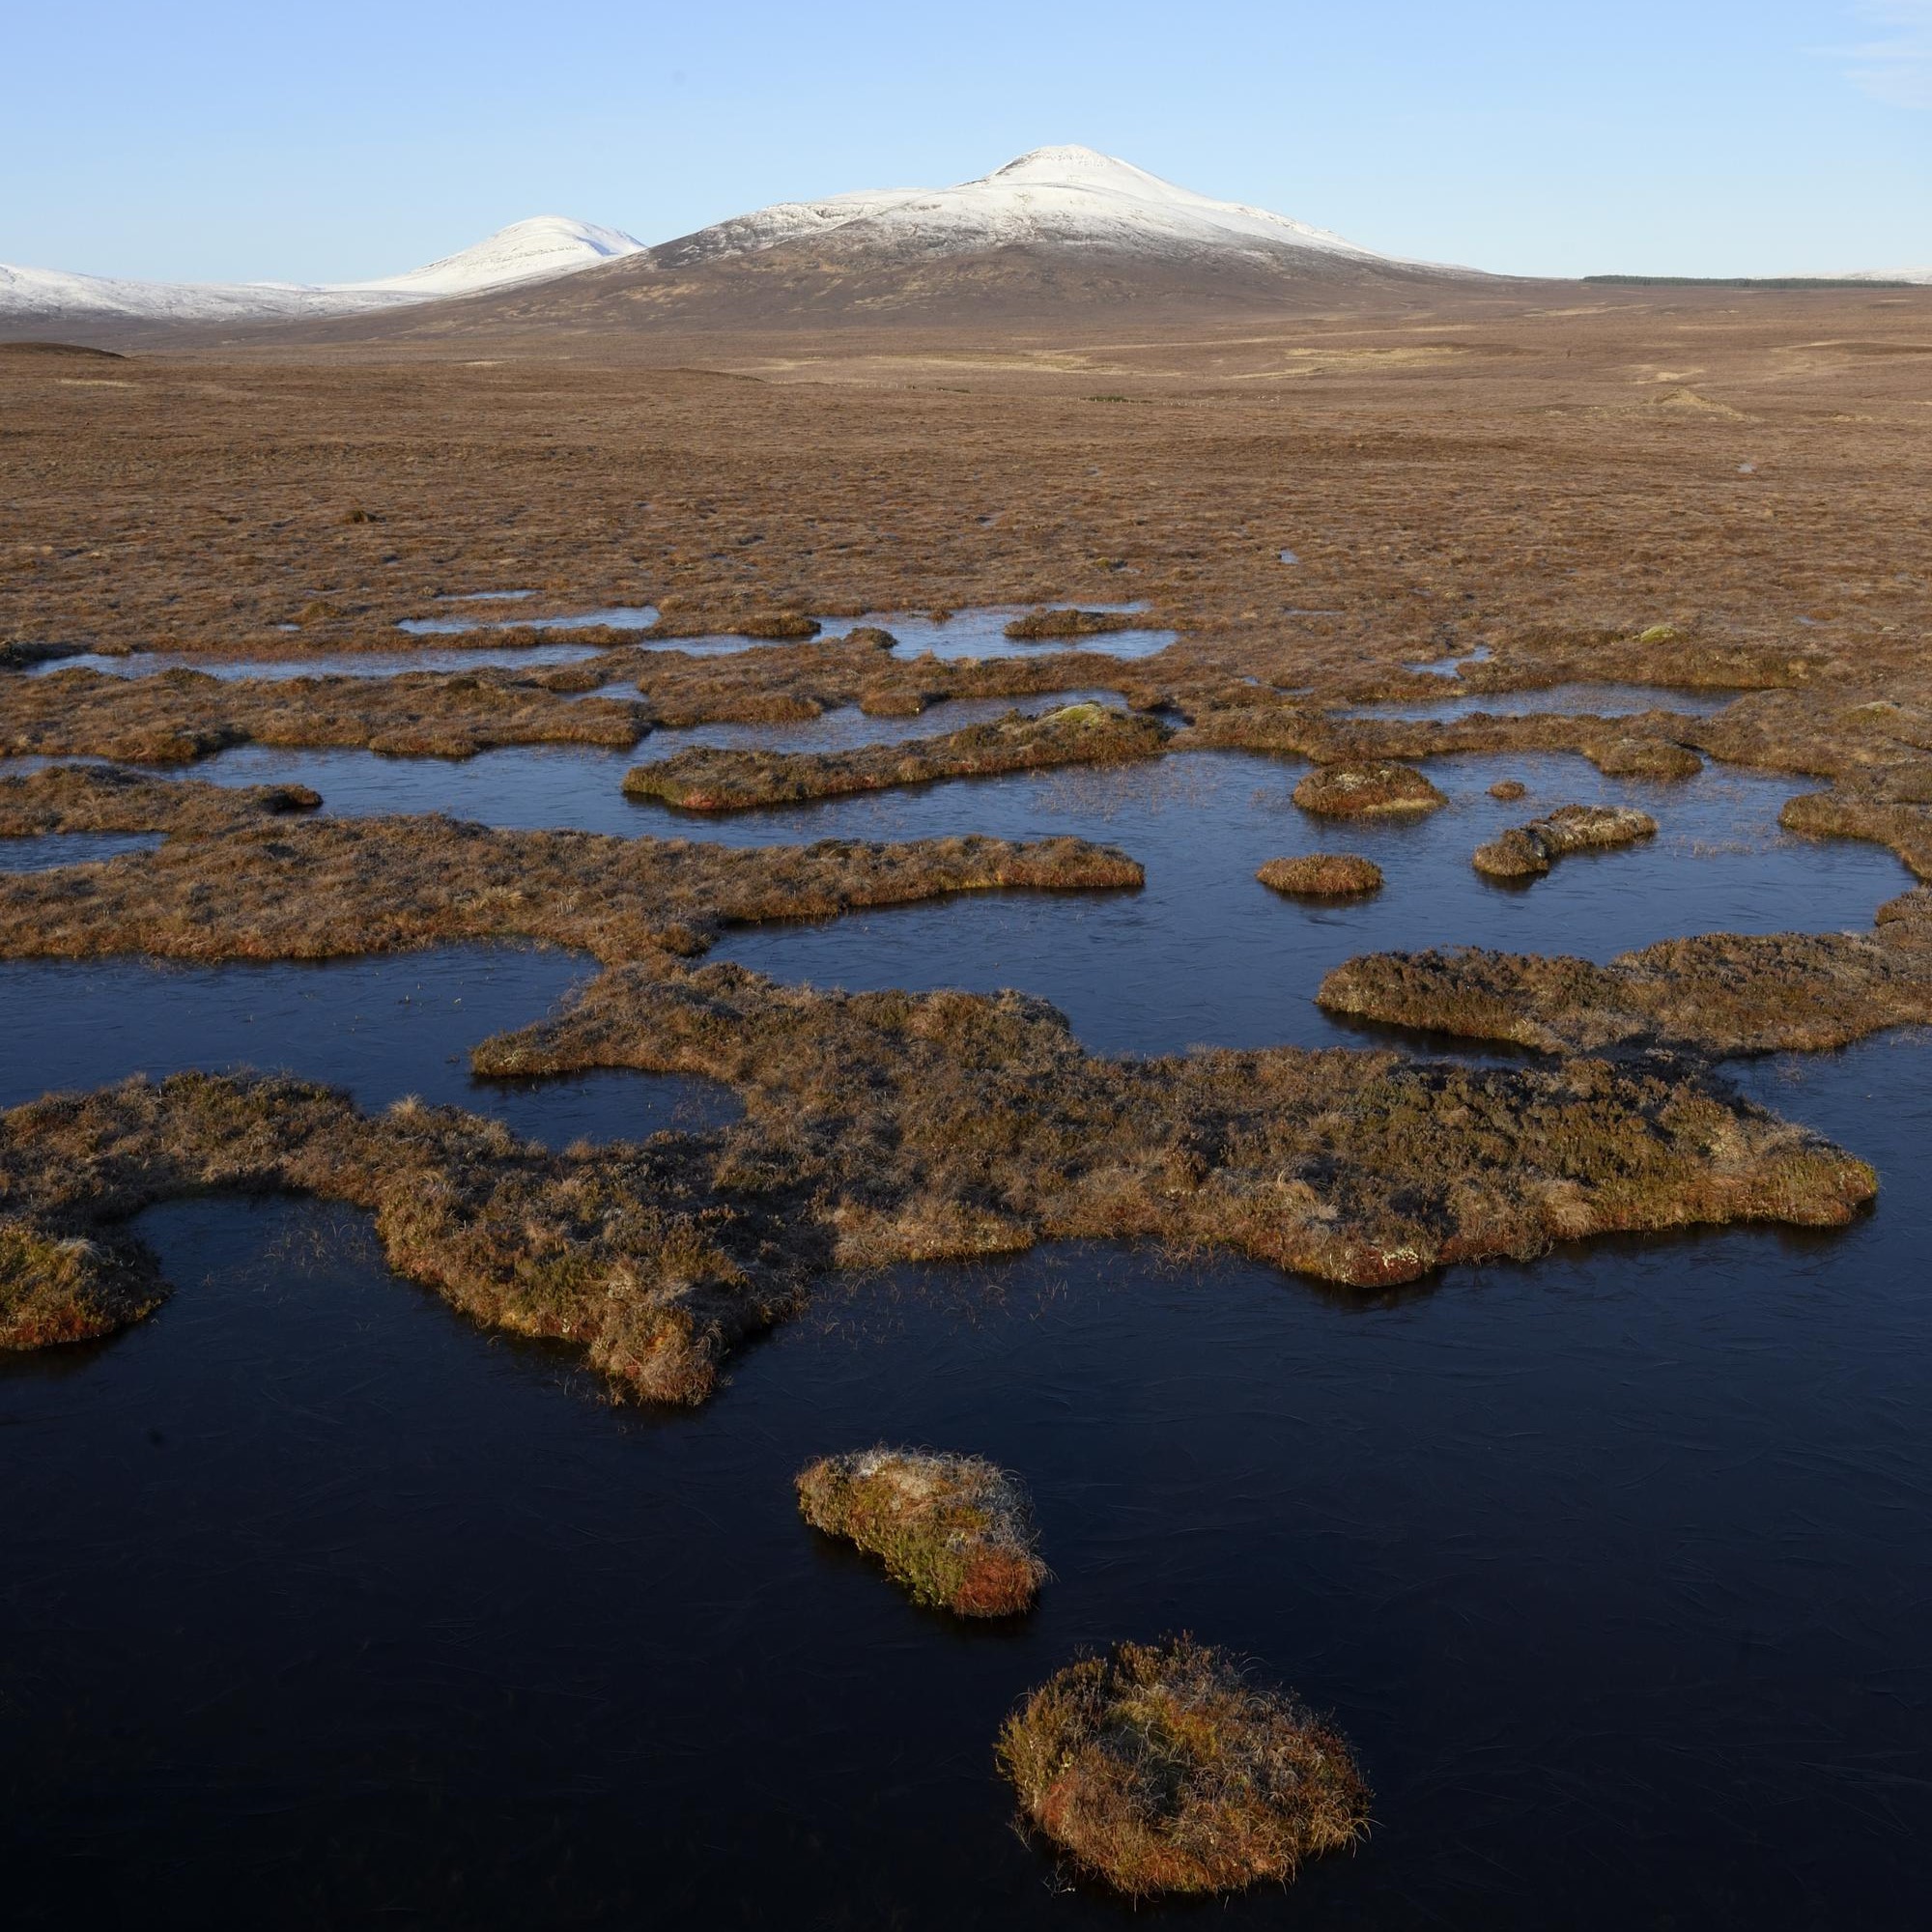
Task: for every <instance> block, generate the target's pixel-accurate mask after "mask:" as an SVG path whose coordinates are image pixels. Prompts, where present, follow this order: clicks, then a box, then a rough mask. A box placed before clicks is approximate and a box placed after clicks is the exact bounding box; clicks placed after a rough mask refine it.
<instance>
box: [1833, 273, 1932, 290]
mask: <svg viewBox="0 0 1932 1932" xmlns="http://www.w3.org/2000/svg"><path fill="white" fill-rule="evenodd" d="M1838 279H1839V280H1841V281H1847V282H1917V283H1919V284H1920V285H1921V286H1923V285H1932V269H1854V270H1852V271H1851V273H1850V274H1848V275H1843V276H1840V277H1839V278H1838Z"/></svg>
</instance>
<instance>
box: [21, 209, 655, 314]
mask: <svg viewBox="0 0 1932 1932" xmlns="http://www.w3.org/2000/svg"><path fill="white" fill-rule="evenodd" d="M642 247H643V243H642V242H640V241H636V240H635V239H634V238H633V237H631V236H629V235H625V234H622V233H620V232H619V231H618V230H617V229H614V228H597V227H593V226H592V225H591V224H590V223H589V222H587V221H573V220H571V219H569V218H568V217H567V216H564V215H559V214H540V215H537V216H536V217H535V218H534V219H532V220H529V221H513V222H512V223H511V224H510V225H509V227H507V228H499V229H498V230H497V232H496V234H494V235H492V236H489V237H488V238H487V239H485V240H484V241H479V242H477V243H476V244H475V246H474V247H470V248H465V249H463V250H462V251H461V252H460V253H458V254H455V255H446V256H444V257H443V259H442V260H441V261H440V262H432V263H430V264H429V265H428V266H427V267H426V268H421V269H411V270H407V271H406V272H404V273H403V274H400V275H386V276H384V277H381V278H380V279H377V280H374V281H367V282H333V283H323V284H317V285H309V284H304V283H289V282H236V283H227V282H137V281H125V280H120V279H117V278H114V277H112V276H106V275H82V274H74V273H71V272H69V271H68V270H61V269H17V268H13V267H10V266H8V265H6V264H4V263H0V323H6V322H14V321H32V322H39V321H45V322H60V321H67V320H74V321H113V320H125V321H129V322H216V323H243V322H274V321H298V320H305V319H316V318H322V317H326V316H333V315H357V314H365V313H367V312H369V311H371V310H376V309H384V308H391V307H397V306H400V305H402V304H404V303H408V302H419V301H435V300H438V299H439V298H444V297H448V296H465V295H478V294H481V293H482V292H483V291H484V290H486V289H503V288H514V287H517V286H519V285H521V284H524V283H529V282H542V281H551V280H554V278H555V277H557V276H559V275H570V274H575V273H577V272H578V270H582V269H594V268H597V267H598V266H599V265H600V264H602V263H605V262H611V261H615V260H616V259H617V258H618V257H620V256H623V255H635V254H638V253H639V252H640V251H641V249H642Z"/></svg>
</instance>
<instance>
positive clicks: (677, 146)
mask: <svg viewBox="0 0 1932 1932" xmlns="http://www.w3.org/2000/svg"><path fill="white" fill-rule="evenodd" d="M10 11H11V19H10V22H9V25H8V27H7V30H6V35H5V52H4V57H0V65H3V66H4V69H5V73H6V79H5V96H6V101H7V107H6V113H5V118H4V120H0V261H11V262H16V263H25V264H31V265H34V266H37V267H43V268H66V269H82V270H92V271H94V272H97V273H119V274H130V275H144V276H156V277H163V278H173V279H186V278H198V279H233V280H241V279H255V278H286V279H292V280H326V279H339V278H347V277H352V276H358V275H369V274H382V273H388V272H392V271H394V270H400V269H404V268H408V267H411V266H413V265H414V264H416V263H419V262H424V261H428V260H430V259H431V258H432V257H434V256H437V255H440V254H445V253H447V252H449V251H450V250H451V249H454V248H457V247H461V246H463V245H465V244H467V243H468V242H469V241H475V240H477V239H479V238H480V237H481V236H482V235H484V234H485V233H487V232H488V231H489V230H491V229H493V228H497V227H499V226H501V225H502V224H503V223H504V222H506V221H511V220H514V219H516V218H518V217H519V216H522V215H526V214H539V213H559V214H575V215H580V216H582V218H584V219H586V220H591V221H600V222H605V223H608V224H610V225H611V226H613V227H619V228H625V229H628V230H629V231H630V232H631V233H633V234H635V235H637V236H639V238H640V239H642V240H643V241H663V240H667V239H668V238H669V237H671V236H673V235H678V234H683V233H687V232H688V231H690V230H691V229H693V228H696V227H700V226H702V225H703V224H704V223H706V222H708V221H712V220H716V219H718V218H720V217H722V216H724V215H727V214H733V213H741V212H742V211H744V210H746V209H748V208H753V207H756V206H758V205H759V204H761V203H764V202H768V201H776V200H782V199H786V198H789V197H797V196H803V195H813V194H825V193H834V192H838V191H839V190H841V189H845V188H854V187H876V186H888V185H914V184H916V185H934V184H938V183H943V182H951V181H958V180H963V179H965V178H967V177H969V176H972V175H977V174H981V173H984V172H985V171H986V170H987V169H989V168H991V167H994V166H996V165H998V164H999V163H1000V162H1002V161H1004V160H1008V159H1009V158H1011V157H1012V156H1014V155H1016V154H1019V153H1021V152H1023V151H1024V150H1026V149H1028V148H1032V147H1037V146H1040V145H1042V144H1045V143H1049V142H1062V141H1079V142H1084V143H1086V144H1088V145H1089V146H1092V147H1096V148H1101V149H1104V150H1106V151H1107V152H1109V153H1112V154H1116V155H1121V156H1125V157H1126V158H1127V159H1129V160H1132V161H1135V162H1137V163H1139V164H1140V165H1141V166H1143V167H1146V168H1151V170H1152V171H1153V172H1154V173H1156V174H1161V175H1165V176H1167V177H1168V178H1169V179H1171V180H1175V181H1179V182H1181V183H1183V184H1184V185H1187V186H1189V187H1194V188H1198V189H1200V190H1202V191H1203V192H1205V193H1209V194H1215V195H1221V196H1225V197H1228V198H1231V199H1237V200H1242V201H1249V202H1256V203H1260V204H1262V205H1264V206H1266V207H1270V208H1274V209H1277V210H1279V211H1281V212H1282V213H1289V214H1293V215H1296V216H1298V217H1300V218H1301V219H1303V220H1308V221H1314V222H1317V223H1320V224H1321V225H1322V226H1324V227H1328V228H1334V229H1337V230H1339V231H1340V232H1341V233H1343V234H1344V235H1347V236H1349V237H1350V238H1351V239H1352V240H1355V241H1361V242H1364V243H1366V244H1368V245H1370V246H1372V247H1377V248H1382V249H1386V250H1389V251H1391V252H1393V253H1397V254H1404V255H1414V256H1425V257H1430V258H1434V259H1436V260H1445V261H1458V262H1466V263H1470V264H1473V265H1475V266H1477V267H1480V268H1488V269H1495V270H1516V271H1520V272H1537V271H1545V272H1551V273H1563V274H1571V273H1587V272H1591V271H1593V270H1641V271H1647V272H1653V273H1677V274H1699V273H1701V274H1737V273H1775V272H1778V271H1784V270H1805V269H1810V270H1830V269H1834V268H1855V267H1870V268H1885V267H1908V266H1925V265H1932V0H1873V3H1872V4H1853V0H1838V3H1837V4H1822V0H1813V3H1811V4H1806V3H1805V0H1677V4H1673V5H1662V4H1655V0H1618V4H1614V5H1597V4H1590V3H1589V0H1569V4H1566V0H1542V3H1541V4H1536V5H1525V4H1504V0H1491V4H1478V5H1458V4H1456V0H1435V4H1411V0H1350V4H1338V0H1329V4H1321V5H1305V4H1297V0H1272V4H1266V5H1249V4H1228V5H1215V4H1197V5H1195V6H1192V7H1180V6H1175V5H1172V4H1170V5H1166V6H1147V5H1141V4H1138V0H1113V4H1108V5H1087V4H1084V0H1083V4H1073V5H1065V4H1063V5H1055V4H1053V0H1032V4H1028V5H1012V4H1009V0H974V4H971V5H969V6H964V7H961V8H958V9H956V10H946V11H942V10H939V9H934V8H931V7H929V6H919V5H909V4H905V5H898V6H883V5H874V4H856V3H850V4H838V0H833V3H832V4H830V5H824V4H821V5H820V6H818V7H807V6H800V5H797V4H793V5H790V6H784V7H777V6H762V5H760V6H745V5H733V4H731V3H730V0H716V4H710V5H699V6H691V5H687V6H680V7H676V8H671V7H665V6H660V5H656V4H652V0H629V4H603V3H602V0H550V4H548V5H546V6H544V7H541V8H535V7H508V6H502V5H497V4H494V0H465V4H462V5H450V4H444V3H443V0H429V4H412V0H386V4H369V0H329V4H327V5H322V6H317V5H314V4H312V0H282V4H280V5H263V4H261V0H251V4H247V5H238V4H229V0H178V3H177V4H171V5H166V6H162V5H157V4H155V0H145V3H144V4H100V0H63V4H61V5H59V6H53V5H40V6H36V5H33V4H31V0H18V4H17V5H16V6H15V7H14V9H12V10H10Z"/></svg>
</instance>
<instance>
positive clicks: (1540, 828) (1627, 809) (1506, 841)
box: [1471, 805, 1657, 879]
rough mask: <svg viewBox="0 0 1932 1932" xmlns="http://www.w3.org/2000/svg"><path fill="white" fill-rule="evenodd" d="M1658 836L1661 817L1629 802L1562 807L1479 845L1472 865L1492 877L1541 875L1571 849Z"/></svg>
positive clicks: (1602, 847) (1591, 848)
mask: <svg viewBox="0 0 1932 1932" xmlns="http://www.w3.org/2000/svg"><path fill="white" fill-rule="evenodd" d="M1656 836H1657V820H1656V819H1654V818H1653V817H1651V815H1650V814H1649V813H1648V812H1647V811H1638V810H1635V808H1634V807H1632V806H1628V805H1563V806H1558V807H1557V809H1556V810H1554V811H1552V812H1551V813H1550V814H1549V815H1548V817H1547V818H1539V819H1536V820H1534V821H1532V822H1531V823H1530V824H1528V825H1520V826H1517V827H1515V828H1514V829H1512V830H1511V831H1508V832H1505V833H1504V834H1503V836H1502V837H1501V838H1494V839H1492V840H1491V841H1490V843H1489V844H1487V845H1479V846H1477V848H1476V853H1475V857H1474V859H1473V860H1472V861H1471V863H1472V864H1473V865H1474V866H1475V868H1476V870H1477V871H1479V872H1481V873H1482V874H1483V876H1484V877H1485V878H1490V879H1536V878H1541V877H1542V876H1543V875H1544V874H1545V873H1546V872H1548V870H1549V868H1550V867H1551V866H1552V865H1554V864H1555V862H1556V861H1557V860H1558V859H1561V858H1565V857H1567V856H1568V855H1569V854H1570V853H1572V852H1587V851H1607V850H1609V849H1611V848H1613V847H1615V846H1619V845H1634V844H1636V843H1637V841H1638V840H1639V839H1643V838H1656Z"/></svg>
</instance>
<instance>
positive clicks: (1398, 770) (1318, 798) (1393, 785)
mask: <svg viewBox="0 0 1932 1932" xmlns="http://www.w3.org/2000/svg"><path fill="white" fill-rule="evenodd" d="M1294 802H1295V804H1296V805H1298V806H1299V807H1300V808H1301V809H1302V810H1303V811H1312V812H1314V813H1315V814H1316V815H1317V816H1318V817H1322V818H1383V817H1403V816H1408V815H1413V816H1418V817H1419V816H1420V815H1421V814H1422V813H1424V812H1427V811H1435V810H1438V809H1439V808H1440V807H1442V806H1445V805H1447V804H1448V803H1449V801H1448V799H1446V798H1445V797H1444V796H1443V795H1442V793H1441V792H1439V791H1437V790H1436V788H1435V786H1434V785H1433V784H1431V783H1430V781H1428V780H1427V779H1426V778H1424V777H1423V775H1422V774H1421V773H1420V772H1419V771H1417V770H1416V769H1415V767H1414V766H1413V765H1404V764H1398V763H1397V762H1396V761H1395V760H1394V759H1392V758H1373V759H1367V760H1364V761H1361V762H1359V763H1353V762H1351V763H1347V764H1334V765H1318V766H1316V768H1315V769H1314V770H1313V771H1312V772H1310V773H1309V774H1308V776H1307V777H1306V778H1304V779H1303V780H1302V781H1301V782H1300V783H1299V784H1297V785H1296V786H1295V788H1294Z"/></svg>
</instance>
